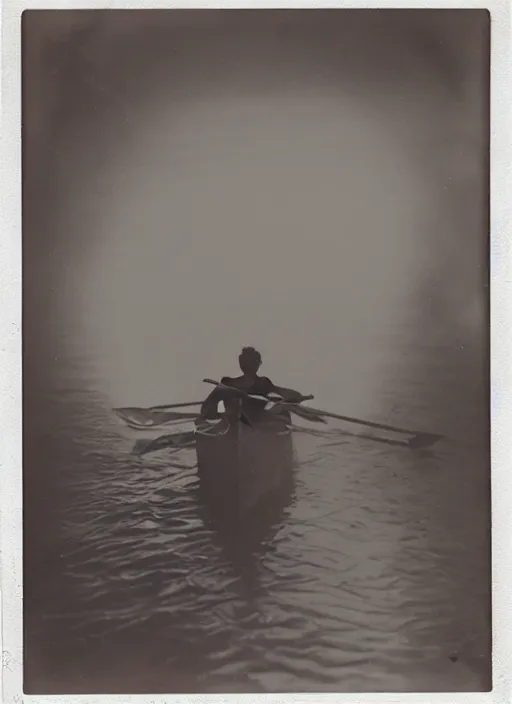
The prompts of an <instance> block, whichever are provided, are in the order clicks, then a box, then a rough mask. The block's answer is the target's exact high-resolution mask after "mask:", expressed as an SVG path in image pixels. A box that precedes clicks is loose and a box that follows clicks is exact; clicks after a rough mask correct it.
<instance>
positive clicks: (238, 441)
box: [196, 414, 294, 516]
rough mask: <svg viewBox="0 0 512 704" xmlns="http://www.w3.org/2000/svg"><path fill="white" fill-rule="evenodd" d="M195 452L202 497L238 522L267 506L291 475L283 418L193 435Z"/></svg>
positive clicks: (290, 453) (290, 447)
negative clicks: (205, 495) (216, 503)
mask: <svg viewBox="0 0 512 704" xmlns="http://www.w3.org/2000/svg"><path fill="white" fill-rule="evenodd" d="M196 452H197V469H198V474H199V478H200V481H201V483H202V485H203V487H204V489H205V491H207V492H208V494H209V495H210V496H211V497H212V498H213V499H218V500H220V501H221V502H222V504H223V505H224V506H225V507H226V508H227V509H229V510H230V511H231V512H235V513H236V514H238V516H244V515H246V514H248V513H250V512H252V511H253V510H254V509H255V508H256V507H258V506H259V505H261V504H262V503H264V502H267V501H269V500H270V497H271V496H272V495H273V494H276V493H278V492H279V490H280V489H281V488H282V487H283V485H285V484H286V483H287V480H288V481H289V478H290V475H291V474H292V469H293V459H294V454H293V442H292V433H291V430H290V428H289V427H288V424H287V422H286V419H285V418H279V417H278V416H275V415H271V414H265V416H264V417H263V418H262V419H261V420H259V421H258V422H257V423H254V424H253V425H252V427H251V426H247V425H245V424H243V423H240V422H238V423H233V424H231V425H228V426H227V428H226V427H225V426H222V425H219V426H218V428H216V429H213V430H208V431H207V432H201V431H198V432H197V435H196Z"/></svg>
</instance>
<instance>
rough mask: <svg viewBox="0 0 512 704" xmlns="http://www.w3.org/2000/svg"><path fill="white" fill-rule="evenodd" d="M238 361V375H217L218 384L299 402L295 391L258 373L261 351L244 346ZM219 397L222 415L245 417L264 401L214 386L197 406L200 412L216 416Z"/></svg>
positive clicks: (252, 414) (259, 408)
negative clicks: (234, 393)
mask: <svg viewBox="0 0 512 704" xmlns="http://www.w3.org/2000/svg"><path fill="white" fill-rule="evenodd" d="M238 363H239V365H240V369H241V371H242V375H241V376H237V377H234V378H231V377H228V376H225V377H223V378H222V379H221V384H222V385H224V386H230V387H232V388H234V389H239V390H240V391H245V392H246V393H248V394H252V395H256V396H263V397H268V395H269V394H271V393H275V394H278V395H279V396H281V397H282V398H283V399H284V400H285V401H289V402H294V403H295V402H300V401H301V400H302V399H303V398H304V397H303V395H302V394H300V393H299V392H298V391H293V389H285V388H283V387H280V386H275V385H274V384H273V383H272V382H271V381H270V379H269V378H268V377H266V376H258V372H259V369H260V367H261V364H262V359H261V354H260V353H259V352H258V350H255V349H254V347H244V348H243V350H242V353H241V354H240V356H239V357H238ZM220 401H222V402H223V403H224V407H225V409H226V415H228V416H233V415H235V416H236V417H237V418H238V417H240V414H241V413H242V414H243V415H245V416H247V417H248V418H249V419H253V418H255V416H256V417H257V416H259V415H260V414H261V413H262V412H263V410H264V409H265V406H266V404H267V402H266V401H265V400H264V399H262V400H259V399H253V398H243V399H240V397H238V396H236V395H232V394H230V393H229V391H228V390H227V389H220V388H216V389H214V390H213V391H212V393H211V394H210V395H209V396H208V398H207V399H206V400H205V401H204V402H203V405H202V406H201V416H202V417H203V418H207V419H208V420H213V419H215V418H219V417H220V415H221V414H220V413H219V410H218V406H219V402H220Z"/></svg>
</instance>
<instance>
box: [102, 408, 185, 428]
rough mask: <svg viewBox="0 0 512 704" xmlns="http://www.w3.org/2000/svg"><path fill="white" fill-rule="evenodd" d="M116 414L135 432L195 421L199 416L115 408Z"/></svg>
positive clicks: (174, 412)
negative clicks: (168, 424)
mask: <svg viewBox="0 0 512 704" xmlns="http://www.w3.org/2000/svg"><path fill="white" fill-rule="evenodd" d="M113 410H114V413H115V414H116V415H117V416H118V418H120V420H122V421H123V422H124V423H126V425H129V426H130V427H131V428H134V429H135V430H146V429H149V428H155V427H158V426H161V425H166V424H167V423H175V422H178V421H187V420H194V419H195V418H197V414H196V413H193V412H183V411H154V410H152V409H151V408H136V407H129V408H114V409H113Z"/></svg>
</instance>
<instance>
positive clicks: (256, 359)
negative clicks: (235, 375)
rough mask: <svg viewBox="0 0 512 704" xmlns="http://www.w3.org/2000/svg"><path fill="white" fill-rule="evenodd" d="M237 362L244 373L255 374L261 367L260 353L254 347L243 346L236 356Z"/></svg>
mask: <svg viewBox="0 0 512 704" xmlns="http://www.w3.org/2000/svg"><path fill="white" fill-rule="evenodd" d="M238 363H239V364H240V369H241V370H242V371H243V373H244V374H257V372H258V369H259V368H260V367H261V354H260V353H259V352H258V350H255V349H254V347H244V348H243V350H242V353H241V354H240V355H239V357H238Z"/></svg>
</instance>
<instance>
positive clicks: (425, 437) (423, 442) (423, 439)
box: [301, 406, 443, 448]
mask: <svg viewBox="0 0 512 704" xmlns="http://www.w3.org/2000/svg"><path fill="white" fill-rule="evenodd" d="M301 410H302V411H306V412H307V411H311V412H312V413H313V414H314V415H316V416H320V417H324V418H335V419H336V420H343V421H345V422H346V423H355V424H357V425H364V426H366V427H368V428H376V429H378V430H389V431H391V432H394V433H401V434H403V435H411V436H412V437H411V439H410V440H409V441H408V442H407V443H399V444H406V445H408V446H409V447H414V448H422V447H428V446H429V445H433V444H434V443H435V442H437V440H440V439H441V438H442V437H443V436H442V435H436V434H435V433H424V432H423V431H419V430H409V429H406V428H399V427H397V426H393V425H386V424H385V423H375V422H373V421H369V420H362V419H361V418H354V417H352V416H344V415H341V414H339V413H331V412H329V411H322V410H321V409H318V408H310V407H309V406H306V407H304V406H303V407H302V408H301ZM361 437H362V436H361ZM366 437H367V438H369V439H370V438H371V439H373V440H379V441H381V442H387V443H389V444H397V442H399V441H396V440H383V439H381V438H374V437H372V436H366Z"/></svg>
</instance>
